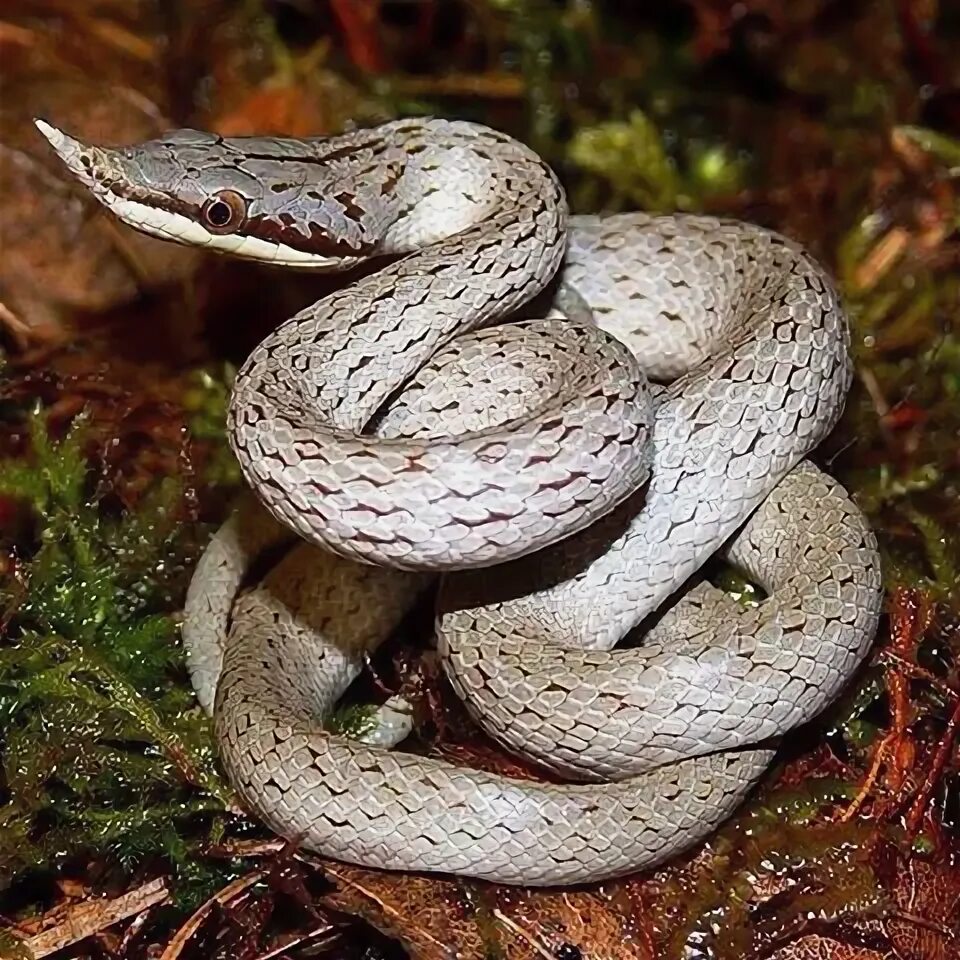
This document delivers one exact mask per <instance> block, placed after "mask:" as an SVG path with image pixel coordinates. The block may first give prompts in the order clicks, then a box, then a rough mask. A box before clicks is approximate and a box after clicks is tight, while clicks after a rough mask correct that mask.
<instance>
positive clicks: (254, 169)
mask: <svg viewBox="0 0 960 960" xmlns="http://www.w3.org/2000/svg"><path fill="white" fill-rule="evenodd" d="M34 122H35V123H36V125H37V128H38V129H39V130H40V132H41V133H42V134H43V135H44V137H46V138H47V140H48V141H49V142H50V145H51V146H52V147H53V149H54V150H55V151H56V152H57V155H58V156H59V157H60V159H61V160H62V161H63V162H64V164H65V165H66V166H67V169H68V170H69V171H70V172H71V173H72V174H73V175H74V176H75V177H76V178H77V179H78V180H79V181H80V183H82V184H83V185H84V186H85V187H87V189H89V190H90V192H91V193H92V194H93V195H94V196H95V197H96V198H97V199H98V200H99V201H100V202H101V203H102V204H103V205H104V206H105V207H107V208H108V209H109V210H110V211H111V212H112V213H113V214H114V215H115V216H117V217H118V218H119V219H120V220H121V221H123V222H124V223H126V224H128V225H129V226H131V227H133V228H134V229H136V230H139V231H140V232H142V233H146V234H150V235H151V236H155V237H159V238H160V239H163V240H173V241H175V242H177V243H183V244H189V245H194V246H203V247H207V248H208V249H211V250H215V251H217V252H220V253H228V254H233V255H236V256H240V257H246V258H249V259H253V260H260V261H264V262H267V263H273V264H277V265H282V266H286V267H300V268H303V269H312V270H342V269H345V268H347V267H350V266H352V265H354V264H355V263H357V262H359V261H360V260H363V259H366V258H368V257H370V256H373V255H375V254H376V253H378V252H379V249H378V248H379V246H380V242H381V239H382V237H383V234H384V232H385V231H386V229H387V228H388V226H389V224H390V223H391V222H392V220H393V218H394V216H395V213H396V210H397V209H399V207H400V206H401V204H402V202H403V198H402V196H401V191H399V190H397V189H396V187H397V184H398V183H399V182H400V180H401V179H402V172H403V166H402V162H400V159H399V158H394V160H393V162H391V158H390V157H389V156H387V157H384V156H383V155H382V153H381V155H380V156H379V157H378V163H377V165H376V169H377V171H379V174H380V175H379V177H377V176H371V164H370V149H371V147H370V144H369V143H363V142H362V141H361V142H359V143H358V145H357V146H356V147H355V148H353V147H351V146H350V145H349V144H347V145H346V146H343V145H342V138H341V141H340V145H339V146H338V147H336V148H334V147H333V146H331V145H330V142H329V141H327V140H324V139H319V138H318V139H304V140H293V139H276V138H272V137H238V138H232V139H231V138H224V137H219V136H217V135H215V134H210V133H203V132H201V131H198V130H189V129H183V130H175V131H173V132H171V133H167V134H165V135H164V136H162V137H160V138H158V139H155V140H147V141H144V142H141V143H138V144H135V145H131V146H118V147H106V146H100V145H95V144H88V143H83V142H81V141H79V140H76V139H74V138H73V137H71V136H69V135H67V134H66V133H64V132H63V131H61V130H58V129H57V128H56V127H54V126H52V125H50V124H49V123H46V122H45V121H44V120H39V119H37V120H35V121H34ZM385 178H386V179H385Z"/></svg>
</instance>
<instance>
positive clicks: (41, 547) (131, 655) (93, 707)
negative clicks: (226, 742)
mask: <svg viewBox="0 0 960 960" xmlns="http://www.w3.org/2000/svg"><path fill="white" fill-rule="evenodd" d="M29 424H30V436H31V441H32V450H31V455H30V457H29V459H28V460H25V461H11V462H6V463H2V464H0V494H4V495H7V496H10V497H14V498H17V499H18V500H20V501H21V502H23V503H24V504H26V505H28V508H29V510H30V512H31V514H32V518H33V520H34V524H35V530H36V535H35V541H34V543H33V544H32V553H31V554H30V556H29V557H27V558H26V559H25V560H24V561H23V562H22V564H20V565H18V567H16V568H13V569H10V570H8V573H7V576H6V578H5V581H4V584H3V591H4V601H5V606H6V617H5V621H6V638H5V641H4V643H3V645H2V646H0V730H2V762H3V792H4V801H5V802H4V803H3V805H2V806H0V873H3V874H4V875H7V876H13V877H16V876H17V875H19V874H22V873H23V872H24V871H26V870H36V869H43V868H51V867H54V866H56V865H57V864H58V863H62V862H63V861H65V860H66V859H68V858H70V857H72V856H75V855H79V854H81V853H82V854H83V855H84V856H97V855H99V856H101V857H104V858H106V859H107V861H109V862H111V863H114V864H116V865H117V866H119V867H130V868H133V867H135V866H137V865H138V864H140V863H141V862H142V860H143V858H144V856H145V855H150V856H160V857H162V858H164V859H165V860H166V861H167V862H168V863H169V864H170V866H171V867H172V869H173V870H174V873H175V874H176V875H177V876H178V877H179V878H180V879H181V880H182V881H184V886H183V887H182V889H181V891H180V892H181V893H182V894H184V895H189V896H191V897H196V896H201V895H203V894H204V893H205V892H206V891H207V890H208V888H209V884H210V882H211V881H212V880H214V879H215V878H214V876H213V875H212V874H211V875H209V876H207V875H206V874H208V873H210V870H209V869H206V870H205V868H204V867H202V866H200V864H201V863H202V860H200V859H199V858H198V854H199V852H200V849H201V847H202V844H203V841H204V838H205V837H206V836H208V835H209V833H210V831H211V830H214V829H216V827H215V825H216V824H217V822H218V821H219V820H220V819H221V818H222V817H223V816H224V814H225V810H226V808H227V806H228V804H229V802H230V795H229V792H228V791H227V790H226V789H225V788H224V787H223V785H222V783H221V781H220V779H219V777H218V775H217V773H216V770H215V765H214V751H213V744H212V740H211V736H210V730H209V724H208V723H207V721H206V718H205V717H204V716H203V715H202V714H201V713H200V712H199V711H198V709H197V708H196V706H195V701H194V698H193V695H192V691H191V690H190V687H189V684H188V683H186V682H185V679H186V678H185V672H184V667H183V662H182V654H181V650H180V648H179V645H178V644H177V642H176V638H177V622H176V619H175V618H174V617H173V616H171V614H170V613H169V612H168V611H169V610H170V609H172V608H175V598H177V597H178V596H179V594H180V593H181V591H182V585H183V579H184V575H185V573H186V571H187V570H188V569H189V568H190V566H191V565H192V562H193V559H194V558H195V554H196V549H197V544H196V543H194V542H192V541H191V538H190V528H189V526H188V525H185V524H182V523H180V522H179V520H178V512H179V511H178V508H179V505H180V500H181V491H180V490H179V488H178V485H177V484H176V483H175V482H174V481H173V480H170V479H164V480H162V481H160V482H159V483H158V484H157V486H156V488H155V490H154V491H152V493H151V494H150V495H149V496H147V497H146V498H145V499H144V501H143V502H142V503H141V505H140V507H139V508H138V509H137V510H136V512H132V513H120V514H119V515H115V514H114V515H111V511H110V510H109V508H108V505H107V504H106V503H105V502H103V501H98V500H97V499H95V498H94V497H92V496H91V495H90V494H89V492H88V486H89V476H88V471H87V466H86V461H85V459H84V457H83V455H82V449H83V437H84V422H83V419H82V418H78V420H77V421H75V423H74V425H73V427H72V428H71V429H70V431H69V432H68V433H67V435H66V436H65V437H64V438H63V439H62V440H61V441H60V442H54V441H53V440H51V438H50V437H49V436H48V435H47V432H46V430H45V428H44V419H43V415H42V414H41V413H40V412H39V411H38V412H35V413H34V414H33V415H32V416H31V417H30V421H29ZM186 837H190V839H189V840H186V839H184V838H186ZM214 873H216V874H217V875H218V876H217V879H218V881H219V879H222V876H223V868H222V867H217V868H216V870H215V871H214ZM200 888H202V889H200Z"/></svg>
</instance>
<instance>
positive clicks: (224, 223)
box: [200, 190, 247, 233]
mask: <svg viewBox="0 0 960 960" xmlns="http://www.w3.org/2000/svg"><path fill="white" fill-rule="evenodd" d="M246 216H247V198H246V197H242V196H241V195H240V194H239V193H237V192H236V190H221V191H220V192H219V193H215V194H214V195H213V196H212V197H209V198H208V199H207V202H206V203H204V205H203V209H202V210H201V211H200V218H201V220H202V221H203V225H204V226H205V227H206V228H207V230H209V231H210V233H233V232H234V231H235V230H237V229H238V228H239V226H240V224H242V223H243V221H244V219H245V218H246Z"/></svg>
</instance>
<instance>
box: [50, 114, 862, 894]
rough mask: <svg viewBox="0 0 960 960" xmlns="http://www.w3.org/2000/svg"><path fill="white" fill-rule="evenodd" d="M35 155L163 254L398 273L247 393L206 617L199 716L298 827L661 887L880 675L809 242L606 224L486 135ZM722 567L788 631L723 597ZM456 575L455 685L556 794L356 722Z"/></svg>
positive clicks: (447, 621) (440, 866) (261, 355)
mask: <svg viewBox="0 0 960 960" xmlns="http://www.w3.org/2000/svg"><path fill="white" fill-rule="evenodd" d="M38 126H39V128H40V130H41V132H43V133H44V135H45V136H46V137H47V139H48V140H49V141H50V143H51V144H52V146H53V147H54V149H55V150H56V152H57V153H58V154H59V156H60V157H61V158H62V160H63V161H64V162H65V163H66V165H67V167H68V168H69V169H70V170H71V171H72V172H73V173H74V174H75V175H76V176H77V177H78V178H79V180H80V181H81V182H82V183H83V184H84V185H86V187H88V188H89V189H90V190H91V191H92V192H93V194H94V195H95V196H96V197H97V198H98V199H99V200H100V201H102V202H103V203H104V204H105V205H106V207H107V208H109V209H110V210H111V211H112V212H113V213H114V214H115V215H116V216H117V217H119V219H120V220H122V221H123V222H125V223H127V224H129V225H130V226H132V227H134V228H136V229H138V230H141V231H143V232H145V233H148V234H152V235H155V236H159V237H162V238H165V239H169V240H174V241H178V242H180V243H186V244H196V245H203V246H206V247H208V248H209V249H211V250H215V251H220V252H223V253H232V254H234V255H237V256H241V257H248V258H252V259H255V260H260V261H264V262H271V263H274V264H276V265H280V266H287V267H291V268H301V269H313V270H344V269H346V268H349V267H352V266H354V265H356V264H360V263H361V262H363V261H366V260H369V259H370V258H373V257H382V258H383V260H382V263H381V269H379V270H378V271H375V272H367V273H366V274H364V275H362V276H359V277H354V278H353V279H352V282H348V283H346V284H345V285H343V286H342V287H341V288H340V289H338V290H337V291H336V292H334V293H332V294H330V295H328V296H325V297H323V298H322V299H320V300H318V301H317V302H316V303H313V304H312V305H310V306H309V307H307V308H305V309H304V310H302V311H301V312H299V313H297V314H296V315H295V316H293V317H291V318H290V319H288V320H287V321H286V322H284V323H282V324H281V325H280V326H279V327H278V328H277V329H275V330H274V331H273V332H272V333H270V334H269V335H268V336H267V337H266V338H265V339H264V340H263V342H261V343H260V344H259V346H257V347H256V348H255V349H254V350H253V352H252V353H251V354H250V356H249V357H248V358H247V360H246V361H245V363H244V364H243V365H242V367H241V368H240V370H239V372H238V375H237V377H236V381H235V383H234V386H233V392H232V398H231V402H230V406H229V412H228V435H229V439H230V443H231V445H232V448H233V450H234V452H235V454H236V456H237V458H238V460H239V463H240V465H241V467H242V470H243V474H244V476H245V478H246V480H247V482H248V484H249V486H250V488H251V489H252V491H253V492H254V494H255V495H256V496H255V499H253V500H252V502H251V503H250V505H249V506H248V507H247V508H244V509H241V510H239V511H237V512H236V513H235V514H234V516H232V518H231V519H230V520H228V521H227V522H226V524H225V525H224V526H223V527H222V528H221V530H220V531H219V532H218V533H217V534H216V535H215V536H214V537H213V539H212V541H211V542H210V544H209V546H208V548H207V550H206V552H205V554H204V556H203V557H202V559H201V561H200V563H199V565H198V567H197V569H196V572H195V574H194V577H193V580H192V583H191V586H190V590H189V593H188V597H187V603H186V608H185V622H184V628H183V635H184V641H185V644H186V647H187V650H188V654H189V663H190V667H191V675H192V679H193V683H194V686H195V688H196V690H197V694H198V697H199V700H200V702H201V704H202V705H203V707H204V708H205V709H207V710H208V711H211V712H212V713H213V714H214V717H215V729H216V736H217V740H218V744H219V748H220V751H221V756H222V760H223V763H224V766H225V768H226V770H227V772H228V775H229V777H230V779H231V781H232V783H233V784H234V785H235V786H236V788H237V789H238V791H239V792H240V794H241V795H242V796H243V798H244V799H245V801H246V802H247V803H248V804H249V806H250V807H251V808H252V810H253V811H255V812H256V814H257V815H259V816H260V817H261V818H262V820H263V821H264V822H265V823H266V824H267V825H269V826H270V827H271V828H272V829H273V830H275V831H277V832H278V833H280V834H282V835H284V836H287V837H295V838H298V839H299V841H300V842H301V843H302V844H303V845H304V846H305V847H308V848H311V849H313V850H316V851H318V852H321V853H323V854H325V855H328V856H331V857H334V858H339V859H342V860H346V861H350V862H354V863H358V864H363V865H367V866H372V867H381V868H386V869H393V870H416V871H442V872H448V873H453V874H459V875H465V876H471V877H477V878H483V879H487V880H491V881H496V882H500V883H508V884H525V885H555V884H574V883H582V882H587V881H597V880H601V879H604V878H609V877H613V876H617V875H621V874H625V873H627V872H630V871H635V870H638V869H641V868H646V867H651V866H653V865H656V864H658V863H661V862H662V861H664V860H665V859H667V858H669V857H671V856H673V855H674V854H677V853H679V852H681V851H683V850H685V849H687V848H689V847H690V846H691V845H692V844H694V843H695V842H697V841H698V840H700V839H702V838H704V837H705V836H707V835H708V834H709V833H710V832H711V831H713V830H714V829H715V828H716V827H717V825H718V824H719V823H720V822H722V821H723V820H724V819H725V818H726V817H728V816H729V815H730V814H731V813H732V811H734V809H735V808H736V807H737V805H738V804H739V803H740V802H741V801H742V800H743V798H744V797H745V796H746V795H747V793H748V792H749V790H750V789H751V788H752V787H753V786H754V785H755V784H756V783H757V781H758V780H759V779H760V778H761V777H762V775H763V773H764V771H765V770H766V769H767V767H768V765H769V763H770V761H771V758H772V757H773V755H774V751H775V749H776V747H777V744H778V740H779V738H780V737H781V736H782V735H784V734H785V733H787V732H789V731H790V730H792V729H794V728H796V727H797V726H798V725H799V724H802V723H804V722H806V721H807V720H809V719H810V718H812V717H814V716H815V715H817V714H818V713H819V712H820V711H821V710H823V709H824V707H825V706H826V705H827V704H828V703H829V702H830V701H831V700H833V699H834V698H835V697H836V696H837V694H838V693H839V691H840V690H841V689H842V687H843V686H844V684H845V683H846V682H847V681H848V680H849V678H850V677H851V675H852V674H853V672H854V671H855V670H856V668H857V666H858V664H859V663H860V662H861V661H862V659H863V657H864V656H865V654H866V652H867V650H868V648H869V645H870V642H871V640H872V637H873V633H874V630H875V628H876V624H877V619H878V616H879V610H880V598H881V586H880V567H879V559H878V553H877V546H876V542H875V539H874V536H873V534H872V533H871V531H870V529H869V527H868V525H867V523H866V521H865V518H864V517H863V515H862V514H861V512H860V510H859V509H858V508H857V506H856V505H855V504H854V503H853V502H852V500H851V499H850V498H849V496H848V495H847V494H846V493H845V491H844V490H843V489H842V488H841V487H840V486H839V485H838V484H837V483H836V482H835V481H834V480H832V479H831V478H830V477H828V476H827V475H825V474H824V473H822V472H821V471H820V470H819V469H818V468H817V467H816V466H814V465H813V463H811V462H810V461H809V460H807V459H806V457H807V455H808V454H809V453H810V452H811V451H812V450H813V449H814V448H815V447H816V445H817V444H818V443H819V442H820V441H821V439H822V438H823V437H824V436H825V435H826V434H827V433H828V432H829V431H830V430H831V429H832V428H833V426H834V425H835V423H836V422H837V420H838V418H839V416H840V414H841V411H842V408H843V404H844V399H845V395H846V393H847V390H848V388H849V386H850V382H851V378H852V366H851V360H850V357H849V353H848V349H849V332H848V329H847V322H846V318H845V316H844V313H843V311H842V308H841V305H840V303H839V301H838V296H837V293H836V292H835V289H834V287H833V285H832V283H831V281H830V279H829V277H828V276H827V275H826V274H825V273H824V271H823V269H822V268H821V267H820V266H819V265H818V264H817V263H816V262H815V261H814V260H813V259H812V258H811V257H810V256H809V255H808V254H807V253H806V252H805V251H804V250H803V249H802V248H801V247H800V246H798V245H797V244H796V243H795V242H793V241H791V240H788V239H786V238H784V237H783V236H780V235H778V234H776V233H773V232H771V231H769V230H766V229H761V228H760V227H756V226H752V225H749V224H745V223H740V222H735V221H732V220H726V219H718V218H712V217H706V216H694V215H673V216H651V215H646V214H641V213H634V214H616V215H602V216H572V215H571V214H570V213H569V211H568V206H567V200H566V197H565V194H564V190H563V188H562V186H561V184H560V182H559V181H558V179H557V177H556V176H555V174H554V172H553V171H552V170H551V169H550V168H549V166H547V165H546V164H545V163H544V162H543V161H542V160H541V158H540V157H539V156H537V155H536V154H535V153H534V152H533V151H531V150H530V149H528V148H527V147H526V146H524V145H523V144H521V143H519V142H517V141H516V140H514V139H512V138H511V137H509V136H506V135H505V134H503V133H500V132H498V131H496V130H492V129H490V128H488V127H485V126H482V125H479V124H474V123H468V122H456V121H447V120H442V119H434V118H427V119H405V120H399V121H394V122H390V123H386V124H384V125H382V126H379V127H376V128H373V129H360V130H356V131H352V132H348V133H344V134H342V135H338V136H333V137H326V138H310V139H282V138H238V139H224V138H221V137H219V136H215V135H212V134H208V133H202V132H198V131H193V130H180V131H175V132H173V133H170V134H168V135H166V136H164V137H162V138H160V139H157V140H153V141H150V142H146V143H140V144H137V145H135V146H127V147H105V146H95V145H88V144H83V143H80V142H79V141H76V140H74V139H73V138H71V137H69V136H67V135H66V134H64V133H61V132H60V131H58V130H56V129H55V128H53V127H51V126H49V125H48V124H46V123H44V122H43V121H38ZM541 308H542V309H541ZM280 543H286V544H287V545H288V547H289V549H288V550H287V552H286V554H285V555H284V556H283V558H282V559H281V560H280V561H279V562H278V563H277V564H276V565H275V566H274V567H273V569H272V570H271V571H270V573H269V574H268V575H267V576H266V577H265V578H264V579H263V580H262V582H260V583H259V584H256V585H254V586H253V587H248V585H247V583H246V579H247V576H248V572H249V570H250V568H251V565H252V564H253V563H254V561H255V560H256V558H257V557H259V556H261V555H262V553H263V551H264V550H266V549H267V548H268V547H271V546H273V545H276V544H280ZM290 544H293V546H290ZM718 554H722V555H723V556H725V557H726V558H727V559H728V560H729V561H730V562H731V563H732V564H734V565H735V566H737V567H739V568H741V569H742V570H743V571H745V572H746V573H747V574H748V575H749V576H750V577H751V578H753V579H754V580H755V581H756V582H757V583H759V585H760V586H761V587H762V589H763V591H764V599H763V600H762V602H761V603H759V605H757V606H754V607H752V608H748V607H744V606H742V605H740V604H738V603H736V602H735V601H734V600H733V598H731V597H730V596H729V595H727V594H725V593H722V592H721V591H720V590H718V589H716V588H715V587H714V586H712V585H711V584H710V583H709V581H708V580H707V579H705V577H704V576H703V573H702V568H703V566H704V564H705V563H706V561H708V560H709V559H710V558H711V557H713V556H714V555H718ZM438 575H441V576H440V579H439V592H438V594H437V600H436V604H437V612H436V636H437V646H438V650H439V654H440V656H441V659H442V662H443V664H444V667H445V671H446V674H447V676H448V677H449V680H450V682H451V684H452V686H453V688H454V690H455V691H456V692H457V694H458V695H459V696H460V697H462V698H463V701H464V703H465V704H466V707H467V709H468V711H469V713H470V715H471V716H472V717H473V718H474V719H475V720H476V722H477V723H478V724H479V725H480V726H481V727H482V728H483V730H484V731H486V732H487V733H488V734H489V735H490V736H491V737H493V738H494V739H495V740H497V741H498V742H499V743H501V744H502V745H503V746H504V747H506V748H507V749H509V750H510V751H512V752H514V753H516V754H519V755H521V756H524V757H527V758H529V759H531V760H533V761H536V762H537V763H539V764H540V765H541V766H542V767H544V768H545V770H546V771H547V772H548V776H547V780H546V782H540V781H532V780H522V779H517V778H508V777H505V776H500V775H495V774H492V773H487V772H482V771H480V770H475V769H469V768H463V767H459V766H456V765H454V764H452V763H450V762H447V761H446V760H441V759H437V758H435V757H427V756H422V755H419V754H415V753H408V752H402V751H398V750H394V749H392V747H393V746H396V744H397V741H398V740H400V739H402V738H403V736H404V729H403V725H402V724H401V725H400V726H399V727H398V728H397V730H394V731H392V732H391V729H390V727H389V725H388V724H386V723H385V726H384V727H383V730H384V731H385V732H384V734H383V737H382V738H381V739H380V740H379V741H377V740H376V739H375V740H374V741H373V742H365V741H364V740H363V739H359V738H356V737H354V738H350V737H347V736H343V735H334V734H332V733H330V732H328V731H327V730H325V729H324V728H323V726H322V720H323V718H324V717H325V716H326V715H328V714H329V712H330V711H331V709H332V708H333V707H334V706H335V704H336V703H337V701H338V699H339V698H340V697H341V696H342V694H343V693H344V691H345V690H346V688H347V687H348V686H349V685H350V684H351V683H352V681H353V680H354V679H355V678H356V677H357V675H358V674H359V672H360V671H361V669H362V666H363V663H364V658H365V656H366V655H367V654H368V653H369V652H370V651H371V650H373V649H375V648H376V646H377V645H378V644H380V643H381V642H382V641H383V640H384V638H385V637H386V636H387V635H388V634H389V633H390V631H391V630H392V629H394V628H395V627H396V625H397V624H398V622H399V621H400V620H401V618H402V617H403V616H404V615H405V613H406V612H407V611H408V610H409V609H410V608H411V606H412V604H413V603H414V602H415V601H416V600H417V599H418V598H419V597H420V596H422V595H423V594H424V593H425V591H427V590H428V589H430V588H431V587H432V586H434V585H435V584H436V583H437V576H438ZM625 640H627V641H628V642H626V643H624V642H623V641H625ZM383 717H384V719H385V720H386V718H387V712H386V711H384V713H383ZM554 775H555V776H554ZM555 781H557V782H555Z"/></svg>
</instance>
